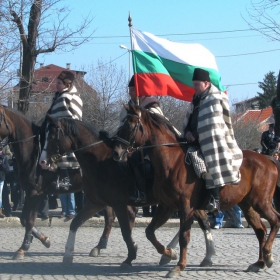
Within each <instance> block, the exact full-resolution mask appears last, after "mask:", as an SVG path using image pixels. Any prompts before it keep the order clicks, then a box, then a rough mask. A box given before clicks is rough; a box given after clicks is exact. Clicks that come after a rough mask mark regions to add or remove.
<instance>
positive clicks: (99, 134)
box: [64, 118, 110, 141]
mask: <svg viewBox="0 0 280 280" xmlns="http://www.w3.org/2000/svg"><path fill="white" fill-rule="evenodd" d="M64 120H65V132H66V134H73V135H74V136H78V135H79V134H80V131H79V127H78V124H82V125H83V126H84V127H85V128H86V129H87V130H88V131H89V132H90V133H91V134H92V135H93V137H95V138H96V139H100V140H103V141H106V140H110V138H109V134H108V132H106V131H99V130H98V129H97V128H96V127H94V126H93V125H92V124H89V123H87V122H84V121H79V120H74V119H70V118H64Z"/></svg>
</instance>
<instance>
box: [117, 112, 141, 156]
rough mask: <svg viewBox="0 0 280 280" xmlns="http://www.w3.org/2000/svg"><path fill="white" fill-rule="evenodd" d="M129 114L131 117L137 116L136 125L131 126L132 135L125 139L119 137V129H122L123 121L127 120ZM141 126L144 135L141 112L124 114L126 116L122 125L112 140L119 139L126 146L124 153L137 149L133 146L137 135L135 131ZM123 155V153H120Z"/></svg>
mask: <svg viewBox="0 0 280 280" xmlns="http://www.w3.org/2000/svg"><path fill="white" fill-rule="evenodd" d="M129 116H131V117H136V118H137V123H136V125H135V126H134V128H133V131H132V132H131V134H132V136H131V137H130V139H129V140H128V141H127V140H125V139H123V138H121V137H119V135H118V134H119V133H120V132H121V130H122V129H123V127H124V125H125V123H126V122H127V121H128V117H129ZM140 127H142V129H143V134H144V135H145V130H144V127H143V124H142V122H141V112H140V113H139V115H137V114H127V115H126V118H125V120H124V123H123V125H122V126H121V128H120V129H119V131H118V133H117V135H116V136H115V137H114V140H116V141H119V142H121V143H123V144H124V145H126V146H127V149H126V151H125V152H124V154H125V153H132V152H133V151H135V150H137V149H138V148H135V147H134V145H135V142H136V135H137V132H138V130H139V128H140ZM122 156H123V155H122Z"/></svg>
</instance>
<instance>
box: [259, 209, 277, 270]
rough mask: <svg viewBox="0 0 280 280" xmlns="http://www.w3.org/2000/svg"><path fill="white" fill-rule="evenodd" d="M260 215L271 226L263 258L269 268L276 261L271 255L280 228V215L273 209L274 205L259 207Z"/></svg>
mask: <svg viewBox="0 0 280 280" xmlns="http://www.w3.org/2000/svg"><path fill="white" fill-rule="evenodd" d="M259 213H260V215H261V216H262V217H264V218H265V219H266V220H267V221H268V222H269V224H270V232H269V235H268V238H267V241H266V243H265V245H264V247H263V257H264V261H265V264H266V266H267V267H271V266H272V264H273V262H274V259H273V255H272V253H271V250H272V245H273V241H274V239H275V237H276V234H277V232H278V230H279V227H280V220H279V219H280V214H279V213H278V212H277V211H276V210H275V209H274V208H273V207H272V204H266V205H265V206H262V207H259Z"/></svg>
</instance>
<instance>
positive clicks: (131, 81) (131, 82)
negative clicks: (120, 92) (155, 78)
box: [128, 75, 135, 87]
mask: <svg viewBox="0 0 280 280" xmlns="http://www.w3.org/2000/svg"><path fill="white" fill-rule="evenodd" d="M128 86H129V87H135V84H134V75H133V76H132V77H131V79H130V81H129V83H128Z"/></svg>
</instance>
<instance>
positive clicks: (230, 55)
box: [216, 49, 280, 57]
mask: <svg viewBox="0 0 280 280" xmlns="http://www.w3.org/2000/svg"><path fill="white" fill-rule="evenodd" d="M275 51H280V49H275V50H267V51H261V52H253V53H241V54H229V55H216V57H232V56H243V55H252V54H260V53H268V52H275Z"/></svg>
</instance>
